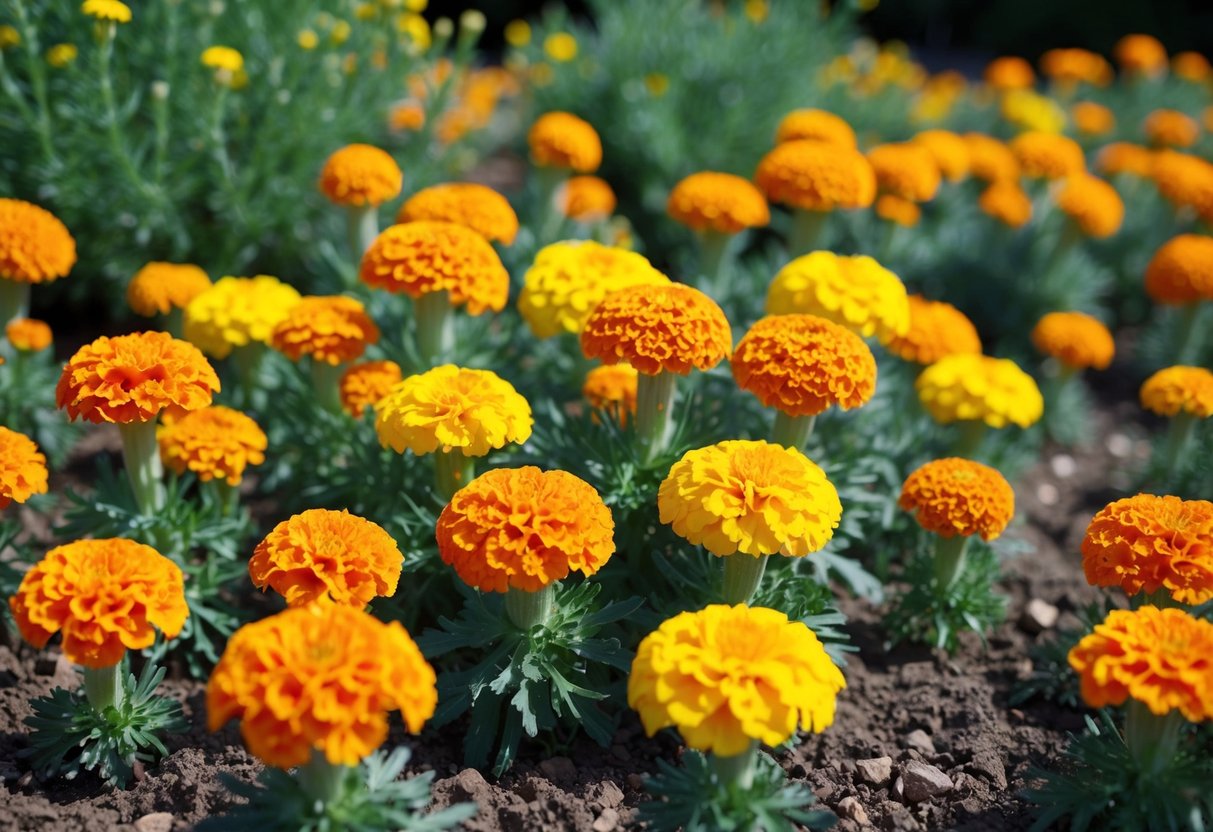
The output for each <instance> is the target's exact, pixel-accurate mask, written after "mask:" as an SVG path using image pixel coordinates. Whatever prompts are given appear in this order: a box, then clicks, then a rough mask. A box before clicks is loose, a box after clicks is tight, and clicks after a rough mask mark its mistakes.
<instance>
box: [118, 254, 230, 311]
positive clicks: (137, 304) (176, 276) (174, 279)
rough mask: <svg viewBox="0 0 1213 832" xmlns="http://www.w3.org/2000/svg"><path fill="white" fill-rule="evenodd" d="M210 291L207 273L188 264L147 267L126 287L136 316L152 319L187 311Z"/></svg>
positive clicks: (163, 264) (153, 264) (128, 301)
mask: <svg viewBox="0 0 1213 832" xmlns="http://www.w3.org/2000/svg"><path fill="white" fill-rule="evenodd" d="M209 288H211V279H210V278H209V277H208V276H207V274H206V272H204V271H203V270H202V269H200V268H198V267H197V266H194V265H192V264H189V263H148V264H147V265H146V266H144V267H143V268H142V269H140V270H139V271H137V272H136V273H135V276H134V277H132V278H131V282H130V283H128V284H127V285H126V302H127V304H128V305H129V306H130V308H131V311H133V312H134V313H135V314H136V315H143V316H144V317H147V318H150V317H151V316H153V315H167V314H168V313H169V312H171V311H172V310H174V309H184V308H185V307H187V306H189V303H190V301H192V300H193V299H194V298H196V297H198V295H200V294H202V293H203V292H205V291H206V290H207V289H209Z"/></svg>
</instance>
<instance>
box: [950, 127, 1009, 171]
mask: <svg viewBox="0 0 1213 832" xmlns="http://www.w3.org/2000/svg"><path fill="white" fill-rule="evenodd" d="M961 138H963V139H964V142H965V146H967V147H968V148H969V171H970V172H971V173H972V174H973V176H975V177H977V178H978V179H981V180H984V181H986V182H1003V181H1006V180H1018V179H1019V162H1018V161H1017V160H1016V159H1015V154H1014V153H1012V152H1011V148H1009V147H1007V145H1006V143H1004V142H1002V141H1000V140H998V139H996V138H994V137H993V136H987V135H985V134H983V133H965V134H964V135H963V136H962V137H961Z"/></svg>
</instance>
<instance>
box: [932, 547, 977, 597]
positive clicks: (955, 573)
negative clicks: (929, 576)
mask: <svg viewBox="0 0 1213 832" xmlns="http://www.w3.org/2000/svg"><path fill="white" fill-rule="evenodd" d="M968 546H969V538H968V537H966V536H964V535H959V534H958V535H953V536H952V537H938V538H936V539H935V588H936V589H937V590H938V591H939V593H940V594H941V595H942V594H946V593H947V591H948V590H949V589H950V588H951V587H952V584H954V583H956V579H957V578H959V577H960V574H961V573H962V572H964V568H965V551H966V550H967V549H968Z"/></svg>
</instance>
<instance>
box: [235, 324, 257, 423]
mask: <svg viewBox="0 0 1213 832" xmlns="http://www.w3.org/2000/svg"><path fill="white" fill-rule="evenodd" d="M264 357H265V344H263V343H261V342H260V341H250V342H249V343H247V344H245V345H244V346H243V347H236V348H235V349H234V350H232V363H234V364H235V365H236V381H237V386H238V390H239V393H240V407H242V408H245V409H248V408H251V407H252V406H253V396H254V394H255V393H256V391H257V389H258V388H259V387H260V386H261V360H262V359H263V358H264Z"/></svg>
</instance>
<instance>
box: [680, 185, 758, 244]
mask: <svg viewBox="0 0 1213 832" xmlns="http://www.w3.org/2000/svg"><path fill="white" fill-rule="evenodd" d="M666 213H668V214H669V215H670V216H671V217H672V218H674V219H675V220H677V221H678V222H680V223H682V224H683V225H685V226H687V227H688V228H691V229H693V230H695V231H714V232H716V233H718V234H736V233H737V232H738V231H741V230H743V229H745V228H753V227H756V226H763V225H766V224H767V223H769V222H770V221H771V211H770V209H769V208H768V207H767V201H766V199H765V198H764V197H763V195H762V193H761V192H760V191H759V190H758V189H757V188H755V187H754V185H753V184H752V183H751V182H750V181H749V180H748V179H742V178H741V177H740V176H734V175H733V174H731V173H715V172H712V171H703V172H700V173H693V174H691V175H690V176H688V177H686V178H685V179H683V180H681V181H680V182H679V183H678V184H677V185H675V186H674V189H673V190H672V191H670V198H669V200H668V201H667V202H666Z"/></svg>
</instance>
